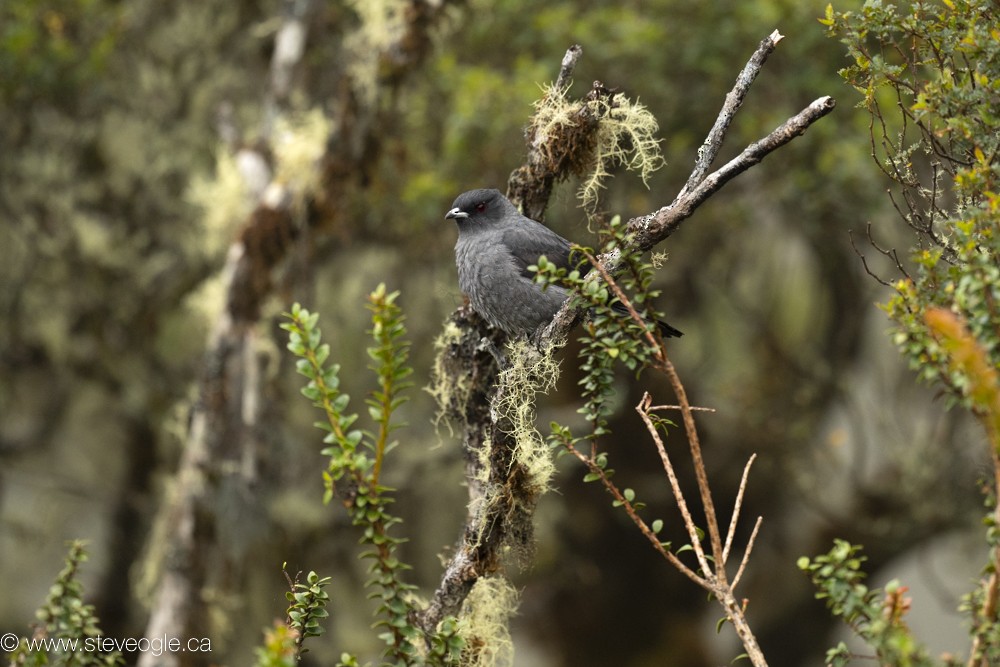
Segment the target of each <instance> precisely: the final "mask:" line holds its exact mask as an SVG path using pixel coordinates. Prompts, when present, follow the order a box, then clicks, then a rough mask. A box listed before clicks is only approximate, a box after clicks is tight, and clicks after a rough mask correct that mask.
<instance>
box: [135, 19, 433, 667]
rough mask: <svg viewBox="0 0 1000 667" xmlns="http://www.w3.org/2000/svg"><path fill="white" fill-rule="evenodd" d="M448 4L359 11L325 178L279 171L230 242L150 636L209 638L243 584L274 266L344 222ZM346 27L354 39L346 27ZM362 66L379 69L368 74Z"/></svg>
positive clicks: (278, 60)
mask: <svg viewBox="0 0 1000 667" xmlns="http://www.w3.org/2000/svg"><path fill="white" fill-rule="evenodd" d="M447 4H449V3H447V2H445V1H444V0H442V1H440V2H422V1H420V0H412V1H410V2H406V3H403V5H402V10H403V11H402V14H401V15H399V16H395V17H393V18H392V19H390V20H395V21H397V25H396V26H395V27H396V28H397V29H396V30H395V31H393V33H392V34H393V35H394V37H393V38H392V39H391V40H388V41H379V40H380V39H381V36H380V37H378V38H376V37H374V36H373V34H374V31H375V30H378V29H380V28H381V29H384V27H385V26H372V25H368V24H366V22H365V20H366V18H368V17H365V16H362V17H361V19H362V20H361V24H360V26H358V27H357V28H355V33H354V36H355V38H356V39H359V41H362V42H366V41H367V42H368V45H369V46H372V47H374V48H373V50H371V51H363V50H358V51H356V52H355V57H356V58H358V59H359V60H361V59H368V60H370V61H371V63H368V65H371V66H366V63H361V62H356V63H353V65H357V67H352V64H350V63H349V64H347V65H346V66H344V67H342V70H341V71H342V72H343V73H344V74H343V77H342V79H341V81H339V83H338V84H337V85H336V87H335V89H336V90H338V91H339V92H340V95H339V96H338V98H337V99H336V100H334V101H333V106H334V107H336V108H337V111H338V113H337V114H336V117H335V119H334V126H333V128H332V131H331V132H330V136H329V138H328V141H327V149H326V152H325V155H324V156H323V158H322V159H321V160H320V161H319V162H318V163H316V164H315V165H313V167H312V169H314V170H315V171H316V176H315V181H316V182H318V183H319V184H320V185H319V188H318V189H316V190H310V189H308V188H307V187H306V186H303V185H302V184H301V183H295V182H288V181H287V180H279V179H277V178H272V180H271V182H270V183H268V184H267V185H266V186H265V187H263V188H258V189H259V190H260V191H261V198H260V201H259V202H258V204H257V207H256V208H255V210H254V211H253V213H252V214H251V215H250V217H249V219H248V220H247V221H246V223H245V225H244V226H243V228H242V230H241V231H240V233H239V236H238V238H237V239H236V240H235V241H234V242H233V244H232V245H231V246H230V248H229V251H228V253H227V258H226V266H225V268H224V270H223V281H224V290H225V308H224V310H223V311H222V312H221V313H219V316H218V319H217V320H216V322H215V324H214V328H213V330H212V333H211V336H210V338H209V340H208V344H207V351H206V353H205V357H204V361H203V367H202V373H201V379H200V382H199V398H198V401H197V403H196V405H195V408H194V411H193V415H192V417H191V422H190V426H189V429H188V433H187V438H186V441H185V444H184V452H183V456H182V458H181V461H180V467H179V470H178V472H177V475H176V479H175V485H174V488H173V490H172V493H171V497H170V499H169V500H168V502H167V503H166V504H165V505H164V507H163V509H162V511H161V515H160V518H159V522H160V527H159V530H158V531H157V532H156V534H155V536H154V539H157V540H161V541H163V543H164V544H162V545H161V546H160V547H159V549H160V550H161V551H162V555H161V556H160V563H161V567H162V570H161V575H160V577H159V581H158V583H157V585H156V589H155V594H154V598H153V604H152V609H151V614H150V619H149V623H148V625H147V627H146V632H145V635H146V636H147V637H149V638H162V637H168V638H180V639H181V641H182V642H186V641H188V640H189V639H190V640H197V639H199V638H202V637H209V636H211V635H212V633H210V632H208V630H209V628H210V627H211V623H210V613H209V612H210V610H211V607H212V605H213V600H215V599H218V598H220V597H225V596H232V595H239V592H240V590H241V579H242V577H241V570H242V565H241V564H242V561H243V559H244V558H246V557H247V554H246V553H239V551H240V549H239V547H237V548H235V549H234V548H233V545H231V544H226V539H225V535H226V534H227V522H229V521H231V520H233V518H234V516H239V515H241V514H242V513H241V512H239V510H238V508H234V504H235V505H237V506H239V505H244V506H250V507H252V506H253V494H254V489H253V486H254V483H255V481H256V478H257V460H258V457H259V453H260V451H259V448H260V444H259V438H258V432H257V427H258V425H259V417H260V413H261V409H262V400H263V398H262V377H263V375H264V373H263V368H262V364H263V363H264V360H263V358H262V356H261V354H260V347H259V345H258V342H257V337H258V326H259V322H258V320H259V317H260V313H261V306H262V304H263V302H264V301H265V299H267V298H268V297H269V296H270V295H271V293H272V291H273V289H274V286H275V282H274V280H273V272H274V271H275V269H276V267H278V266H279V265H280V264H282V263H283V262H284V261H286V258H287V256H288V252H289V250H290V249H291V248H292V247H293V243H295V242H299V243H305V244H309V243H311V239H310V238H309V237H310V236H311V235H314V234H319V233H323V232H324V231H329V230H330V229H331V228H332V227H334V226H335V225H337V224H338V223H339V224H348V223H347V221H346V220H345V219H344V218H345V212H346V210H347V203H348V202H350V201H351V200H352V197H353V196H354V190H356V189H359V188H364V187H365V185H366V178H365V174H366V173H368V172H369V170H370V169H371V168H372V166H373V164H374V162H375V161H376V160H377V159H378V154H379V152H380V143H381V141H382V140H383V139H384V138H385V137H386V136H388V135H390V134H391V127H388V126H387V124H386V122H385V120H386V117H385V111H386V109H388V105H387V104H386V103H385V101H384V100H385V98H387V97H389V96H390V95H391V94H392V92H393V90H394V89H396V88H398V87H400V86H402V85H403V84H404V82H405V80H406V77H407V76H408V75H409V74H410V73H411V72H412V71H414V70H415V69H417V68H418V67H419V66H420V64H421V63H422V62H423V61H424V59H425V58H426V57H427V55H428V54H429V53H430V46H431V43H430V34H429V33H430V30H431V29H432V27H433V26H434V23H435V22H436V21H437V20H438V19H439V17H440V16H441V14H442V12H443V10H444V8H445V6H446V5H447ZM376 11H378V10H376ZM387 11H388V10H387ZM309 17H310V13H309V3H308V2H306V1H305V0H289V1H288V2H287V3H286V12H285V16H284V17H283V26H282V28H281V29H280V30H279V31H278V33H277V39H276V46H275V49H274V55H273V60H272V79H271V88H270V91H269V95H268V97H267V100H266V109H265V113H264V114H262V115H263V116H264V118H265V123H266V124H265V128H264V135H263V141H264V142H265V143H266V142H267V141H268V140H269V139H270V138H271V137H270V136H269V132H268V130H269V129H271V127H272V126H273V122H274V119H275V118H276V117H277V116H279V115H280V114H281V113H282V112H283V111H285V109H284V108H283V106H284V102H285V101H286V100H287V98H288V96H289V89H290V82H291V80H292V78H293V75H294V68H295V65H296V64H297V63H298V61H299V60H300V59H301V58H302V56H303V54H304V52H305V39H306V34H307V32H308V25H307V20H308V18H309ZM381 18H382V19H387V18H388V17H384V16H383V17H381ZM345 25H346V22H345ZM346 30H347V28H346V27H345V28H344V31H345V33H346ZM366 30H367V31H372V33H371V34H366V32H365V31H366ZM341 37H342V39H345V40H347V39H350V38H351V36H350V35H349V34H344V33H342V35H341ZM352 72H361V73H362V74H360V75H358V74H351V73H352ZM365 74H370V75H371V76H372V77H373V78H372V79H371V80H363V79H361V78H360V77H363V76H364V75H365ZM233 143H235V142H233ZM259 152H260V153H261V154H262V156H263V155H266V154H268V153H271V152H273V151H272V150H271V147H270V146H264V147H262V148H260V149H259ZM262 159H263V158H262ZM309 180H312V179H309ZM297 188H298V189H297ZM276 611H277V610H276ZM215 650H217V649H215ZM210 661H211V658H210V654H209V653H206V652H193V651H179V652H169V651H165V652H163V653H161V654H160V655H158V656H157V655H153V653H152V652H145V653H143V654H142V655H141V657H140V659H139V665H140V667H154V666H157V667H160V666H163V667H173V666H175V665H185V666H186V665H202V664H208V663H209V662H210Z"/></svg>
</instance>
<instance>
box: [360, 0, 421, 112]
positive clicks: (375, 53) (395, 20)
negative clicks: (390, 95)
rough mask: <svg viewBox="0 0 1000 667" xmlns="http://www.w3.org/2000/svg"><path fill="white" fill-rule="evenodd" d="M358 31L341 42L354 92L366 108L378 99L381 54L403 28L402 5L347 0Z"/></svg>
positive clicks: (382, 0)
mask: <svg viewBox="0 0 1000 667" xmlns="http://www.w3.org/2000/svg"><path fill="white" fill-rule="evenodd" d="M349 4H350V6H351V8H352V9H354V11H355V13H357V15H358V19H359V20H360V25H359V27H358V29H357V30H356V31H355V32H354V33H352V34H351V35H350V36H349V37H348V38H347V39H346V40H345V50H346V51H347V52H348V54H349V57H350V60H349V63H350V65H349V71H350V74H351V80H352V82H353V83H354V89H355V92H356V93H357V95H358V98H359V99H360V100H361V102H362V103H363V104H364V105H365V106H367V107H373V106H374V105H375V102H376V100H377V98H378V88H379V86H378V83H379V67H380V65H381V63H380V61H381V59H382V57H383V55H384V54H385V53H386V52H387V51H388V50H389V48H390V47H391V46H392V44H394V43H395V42H397V41H398V40H399V38H400V36H401V35H402V33H403V31H404V30H405V29H406V14H405V11H406V6H405V4H404V3H402V2H400V1H399V0H351V1H350V2H349Z"/></svg>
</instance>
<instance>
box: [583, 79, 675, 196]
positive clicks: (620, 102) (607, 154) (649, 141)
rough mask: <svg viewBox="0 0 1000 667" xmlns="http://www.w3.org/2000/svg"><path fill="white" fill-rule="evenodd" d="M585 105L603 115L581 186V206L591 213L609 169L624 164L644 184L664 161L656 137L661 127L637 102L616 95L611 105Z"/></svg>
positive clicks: (594, 101)
mask: <svg viewBox="0 0 1000 667" xmlns="http://www.w3.org/2000/svg"><path fill="white" fill-rule="evenodd" d="M587 104H588V105H593V106H594V107H595V108H594V109H593V112H594V113H601V112H602V111H604V112H605V113H603V114H601V116H600V118H601V121H600V123H599V124H598V126H597V140H596V141H595V142H594V156H593V167H592V169H591V171H590V173H589V175H587V176H586V177H585V178H584V180H583V183H582V184H581V185H580V199H581V201H582V202H583V207H584V208H585V209H587V210H593V209H594V208H595V207H596V205H597V196H598V194H599V191H600V189H601V188H603V187H604V180H605V179H606V178H607V177H608V176H609V175H610V172H609V171H608V169H610V168H611V167H614V166H615V165H619V164H622V165H625V168H626V169H628V170H629V171H637V172H639V175H640V176H641V177H642V182H643V183H647V182H648V180H649V177H650V176H651V175H652V173H653V172H654V171H656V170H657V169H659V168H660V167H662V166H663V164H664V160H663V154H662V153H661V152H660V140H659V139H657V138H656V136H655V135H656V131H657V130H658V129H659V127H660V125H659V123H658V122H657V120H656V116H654V115H653V114H652V112H650V111H649V109H647V108H646V107H645V106H643V105H642V104H640V103H639V101H638V100H636V101H635V102H633V101H632V100H630V99H628V98H627V97H625V95H624V94H622V93H617V94H615V95H614V96H613V97H612V98H611V101H610V103H608V102H606V101H605V100H602V99H598V100H592V101H589V102H587ZM597 105H605V106H607V107H609V108H608V109H605V110H602V109H599V108H596V107H597Z"/></svg>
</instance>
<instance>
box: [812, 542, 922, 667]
mask: <svg viewBox="0 0 1000 667" xmlns="http://www.w3.org/2000/svg"><path fill="white" fill-rule="evenodd" d="M860 552H861V547H860V546H858V545H853V544H850V543H848V542H846V541H844V540H835V541H834V546H833V548H832V549H831V550H830V551H829V553H827V554H825V555H822V556H817V557H816V558H814V559H811V560H810V559H809V558H805V557H803V558H800V559H799V561H798V566H799V569H801V570H802V571H804V572H806V573H808V574H809V576H810V578H811V579H812V582H813V584H815V586H816V588H817V589H818V592H817V593H816V597H817V598H818V599H820V600H826V605H827V608H829V609H830V611H831V612H832V613H833V614H834V616H837V617H839V618H841V619H843V620H844V622H845V623H847V625H848V626H850V628H851V629H852V630H853V631H854V632H855V633H856V634H857V635H858V636H859V637H861V638H862V639H863V640H864V641H865V642H866V643H868V644H869V645H870V646H871V647H872V648H873V649H874V650H875V653H876V655H877V656H878V661H879V664H883V665H893V666H895V667H918V666H920V665H932V664H934V663H933V662H932V661H931V659H930V658H929V657H928V655H927V652H926V650H925V649H924V648H923V646H921V645H920V644H919V643H918V642H917V641H916V640H915V639H914V638H913V636H912V635H911V633H910V630H909V628H908V627H907V626H906V623H905V622H904V618H903V617H904V616H905V615H906V612H907V611H909V599H908V598H906V597H905V594H906V591H907V589H906V587H905V586H901V585H900V584H899V582H895V581H893V582H890V583H889V584H887V585H886V587H885V590H881V589H869V588H868V587H867V586H866V585H865V584H864V583H863V582H864V578H865V573H864V572H863V571H862V570H861V565H862V564H863V563H864V561H865V557H864V556H863V555H861V553H860ZM851 657H852V656H851V655H850V653H849V652H848V650H847V647H846V646H845V645H844V644H843V643H841V644H840V645H838V646H836V647H835V648H832V649H830V650H829V651H828V652H827V655H826V660H827V664H828V665H832V666H833V667H845V666H846V665H848V664H849V663H850V659H851Z"/></svg>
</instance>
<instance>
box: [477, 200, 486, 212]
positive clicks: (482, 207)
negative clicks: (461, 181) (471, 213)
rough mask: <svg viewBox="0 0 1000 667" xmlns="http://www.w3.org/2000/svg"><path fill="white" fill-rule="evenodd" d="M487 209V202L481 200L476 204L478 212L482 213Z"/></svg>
mask: <svg viewBox="0 0 1000 667" xmlns="http://www.w3.org/2000/svg"><path fill="white" fill-rule="evenodd" d="M485 210H486V202H484V201H481V202H479V203H478V204H476V212H477V213H482V212H483V211H485Z"/></svg>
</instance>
